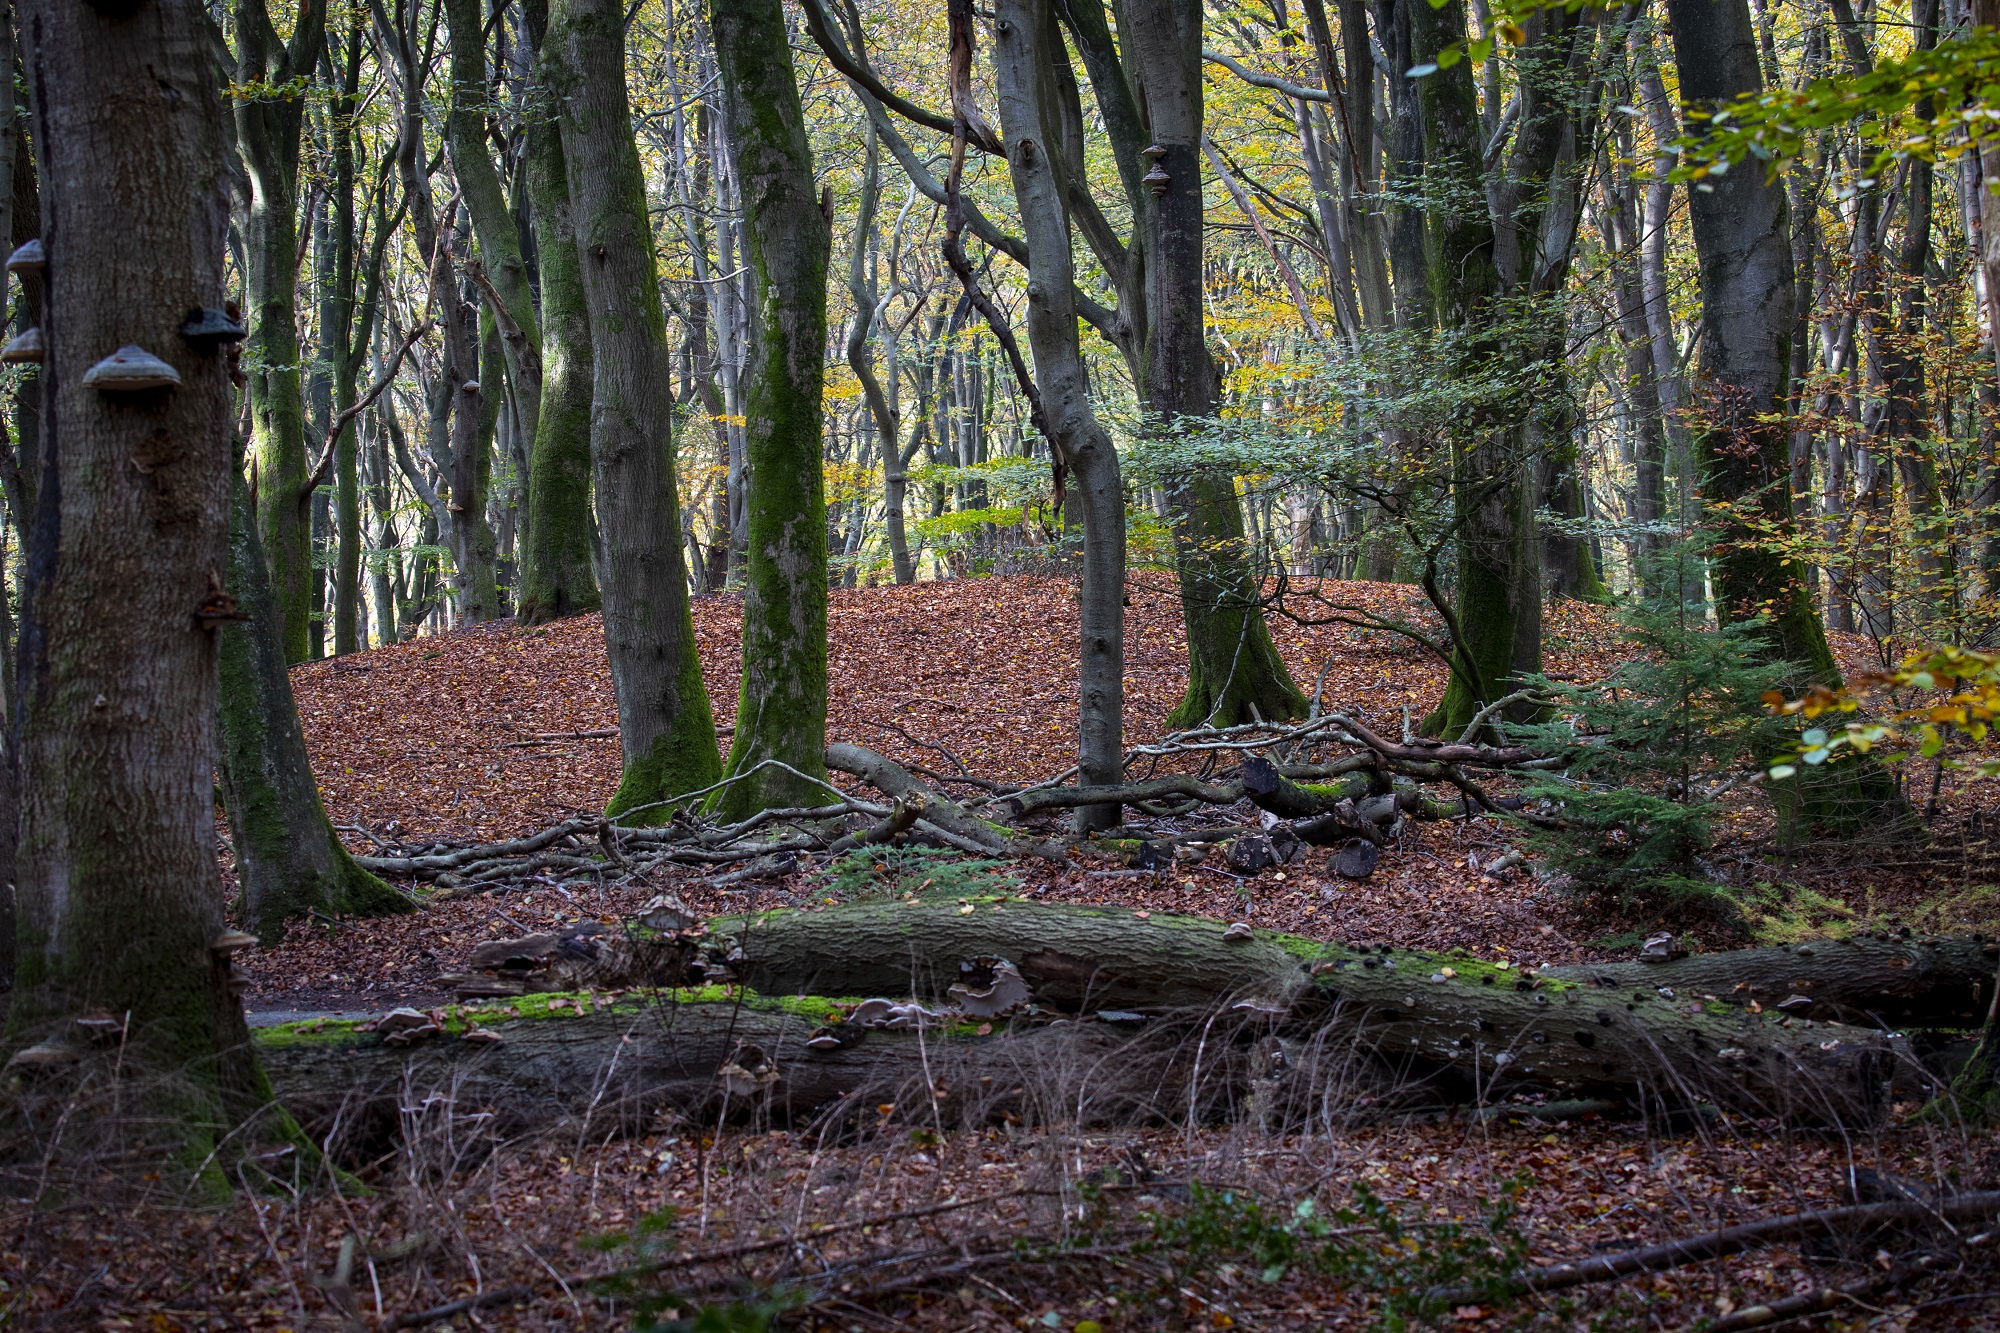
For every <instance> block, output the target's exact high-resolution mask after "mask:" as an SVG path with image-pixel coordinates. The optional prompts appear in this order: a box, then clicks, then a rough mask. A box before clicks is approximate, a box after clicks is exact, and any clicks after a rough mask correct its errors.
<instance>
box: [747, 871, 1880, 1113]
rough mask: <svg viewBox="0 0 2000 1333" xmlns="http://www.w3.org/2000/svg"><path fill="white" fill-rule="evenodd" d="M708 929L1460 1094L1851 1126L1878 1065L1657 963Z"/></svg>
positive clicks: (1102, 913) (1107, 919)
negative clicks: (1450, 1076) (1275, 1032)
mask: <svg viewBox="0 0 2000 1333" xmlns="http://www.w3.org/2000/svg"><path fill="white" fill-rule="evenodd" d="M710 928H711V930H713V931H714V932H715V933H716V934H717V935H718V936H719V937H720V938H722V939H723V940H725V941H726V942H727V946H728V948H729V950H730V954H729V956H730V958H731V959H732V966H734V967H735V968H736V969H737V972H738V975H739V976H741V977H742V978H743V979H744V980H745V981H746V982H747V983H748V984H750V985H751V986H753V987H755V988H757V989H759V990H761V991H765V992H769V993H780V992H791V991H796V992H812V993H820V994H856V993H864V994H907V993H914V994H917V995H920V996H921V995H940V994H943V993H944V990H945V988H946V987H947V986H948V985H949V984H950V980H951V979H952V978H953V977H955V976H956V968H957V966H958V963H959V961H960V960H962V959H966V958H972V957H977V956H982V955H983V956H997V957H1002V958H1006V959H1009V960H1011V961H1012V962H1013V963H1014V964H1015V966H1016V967H1018V968H1019V969H1020V972H1021V975H1022V977H1023V978H1024V979H1025V980H1026V981H1027V983H1028V986H1029V988H1030V990H1031V992H1032V994H1033V997H1034V999H1035V1001H1036V1002H1037V1003H1038V1004H1042V1005H1046V1006H1049V1007H1053V1008H1058V1009H1064V1010H1070V1011H1078V1010H1089V1009H1106V1008H1115V1009H1120V1010H1132V1011H1136V1012H1151V1013H1155V1014H1165V1013H1169V1012H1171V1011H1173V1010H1175V1009H1206V1008H1210V1007H1212V1006H1215V1005H1217V1004H1226V1005H1229V1006H1231V1007H1232V1008H1234V1009H1236V1010H1238V1011H1247V1012H1254V1013H1262V1014H1265V1015H1268V1016H1269V1017H1270V1019H1271V1021H1272V1022H1274V1023H1277V1024H1282V1025H1284V1026H1285V1028H1286V1030H1287V1031H1288V1032H1297V1033H1302V1034H1304V1035H1305V1036H1306V1037H1309V1038H1311V1039H1313V1040H1320V1039H1322V1038H1323V1037H1324V1036H1325V1035H1326V1033H1327V1031H1328V1030H1329V1029H1337V1030H1339V1031H1340V1033H1341V1034H1342V1036H1343V1039H1345V1040H1352V1041H1359V1042H1361V1043H1363V1044H1365V1045H1366V1046H1367V1047H1368V1048H1370V1049H1372V1050H1375V1051H1378V1052H1381V1053H1383V1054H1385V1055H1392V1056H1397V1057H1403V1058H1417V1059H1420V1060H1422V1061H1424V1062H1426V1063H1427V1064H1428V1065H1430V1066H1432V1067H1434V1068H1437V1069H1439V1070H1445V1071H1450V1072H1452V1073H1454V1074H1456V1075H1458V1076H1461V1077H1463V1078H1465V1079H1466V1080H1467V1081H1468V1082H1470V1083H1475V1084H1478V1083H1493V1082H1500V1083H1513V1082H1531V1083H1538V1084H1552V1085H1556V1086H1563V1087H1585V1088H1590V1087H1624V1088H1633V1087H1649V1088H1652V1089H1655V1090H1656V1091H1659V1092H1661V1093H1663V1094H1665V1095H1667V1096H1669V1097H1670V1098H1672V1099H1675V1100H1699V1099H1701V1098H1709V1099H1713V1100H1715V1101H1717V1102H1718V1103H1720V1104H1722V1105H1726V1106H1730V1107H1732V1108H1736V1109H1742V1110H1746V1111H1756V1112H1760V1113H1765V1114H1774V1115H1779V1116H1782V1117H1785V1118H1791V1119H1810V1120H1826V1119H1836V1118H1857V1117H1858V1118H1864V1119H1865V1118H1869V1117H1872V1116H1873V1115H1874V1114H1875V1112H1876V1110H1877V1109H1878V1107H1879V1103H1880V1101H1881V1098H1882V1094H1883V1092H1884V1090H1885V1079H1886V1078H1887V1076H1888V1074H1889V1067H1890V1064H1891V1063H1892V1061H1891V1055H1892V1046H1891V1043H1890V1042H1889V1041H1887V1040H1886V1039H1884V1038H1883V1037H1882V1036H1881V1035H1880V1034H1879V1033H1876V1032H1874V1031H1871V1030H1868V1029H1864V1028H1858V1027H1851V1026H1846V1025H1841V1024H1832V1023H1826V1022H1822V1021H1820V1020H1817V1019H1814V1018H1804V1017H1793V1016H1791V1015H1789V1014H1785V1013H1782V1012H1780V1011H1777V1010H1771V1011H1764V1012H1753V1011H1751V1010H1750V1009H1749V1008H1748V1006H1747V1005H1732V1004H1727V1003H1724V1002H1723V1001H1721V999H1720V998H1719V997H1718V998H1716V999H1709V998H1708V997H1707V995H1706V994H1702V993H1686V994H1683V993H1681V992H1679V991H1677V990H1676V989H1675V988H1673V987H1671V986H1667V985H1663V984H1661V982H1660V981H1659V980H1656V979H1655V978H1657V977H1659V976H1661V972H1660V968H1659V967H1653V968H1648V969H1647V970H1646V971H1645V972H1644V973H1643V974H1618V973H1611V972H1608V971H1607V972H1602V973H1601V974H1600V975H1598V976H1594V977H1591V978H1589V979H1588V980H1585V979H1581V978H1575V977H1568V976H1563V975H1560V974H1553V973H1551V972H1549V971H1540V972H1536V973H1534V974H1533V975H1526V974H1524V973H1523V972H1522V971H1521V970H1520V969H1518V968H1514V967H1512V966H1510V965H1509V964H1507V963H1505V962H1501V963H1497V964H1496V963H1488V962H1482V961H1480V960H1477V959H1471V958H1465V957H1457V956H1445V955H1438V954H1427V953H1418V952H1412V951H1406V950H1386V949H1385V950H1369V949H1354V948H1348V947H1346V946H1342V945H1333V944H1326V943H1322V942H1320V941H1317V940H1311V939H1306V938H1303V937H1300V936H1291V935H1282V934H1279V933H1276V932H1272V931H1252V930H1249V929H1248V928H1247V927H1241V926H1229V927H1225V926H1224V924H1223V923H1222V922H1218V921H1213V920H1209V919H1206V918H1201V917H1181V916H1168V915H1164V914H1148V913H1144V912H1140V911H1135V910H1132V909H1127V908H1121V907H1055V906H1050V905H1045V904H1039V903H1033V902H1029V901H1025V900H1019V899H1014V900H1004V899H981V900H974V899H967V900H964V901H961V902H957V903H954V902H949V901H947V902H939V901H935V900H905V901H900V902H873V903H856V904H850V905H847V906H843V907H838V908H830V909H826V910H823V911H784V912H774V913H767V914H763V915H760V916H757V917H739V918H725V919H721V920H717V921H714V922H711V923H710ZM1888 947H1892V948H1893V947H1894V946H1888ZM1790 961H1792V962H1795V961H1796V959H1795V958H1793V959H1792V960H1790ZM1625 966H1630V965H1625ZM1660 966H1661V967H1671V966H1672V964H1665V965H1660ZM1641 975H1643V977H1644V979H1645V980H1646V981H1649V982H1651V983H1652V984H1636V982H1634V984H1632V986H1631V989H1629V990H1626V989H1623V988H1622V987H1621V988H1620V989H1618V990H1617V991H1616V992H1615V993H1606V987H1605V986H1604V984H1603V983H1604V982H1605V981H1606V980H1614V981H1615V980H1621V979H1626V978H1628V977H1637V976H1641Z"/></svg>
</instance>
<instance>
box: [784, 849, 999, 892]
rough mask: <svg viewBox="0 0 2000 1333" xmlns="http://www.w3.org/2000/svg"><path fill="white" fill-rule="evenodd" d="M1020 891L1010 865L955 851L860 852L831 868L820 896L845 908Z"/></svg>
mask: <svg viewBox="0 0 2000 1333" xmlns="http://www.w3.org/2000/svg"><path fill="white" fill-rule="evenodd" d="M1020 886H1021V877H1020V875H1019V873H1018V872H1016V871H1015V870H1014V869H1012V868H1011V866H1010V863H1009V862H1006V861H1000V860H994V859H992V858H988V857H972V856H967V855H966V854H965V853H963V852H960V851H955V850H953V849H952V848H949V847H859V848H856V849H855V850H854V851H851V852H849V853H847V854H846V855H845V856H842V857H839V858H837V859H836V860H835V861H833V863H832V864H830V865H828V866H827V868H826V871H825V878H824V879H823V881H822V882H821V886H820V890H819V892H820V893H821V894H822V895H823V896H825V897H828V898H832V899H837V900H839V901H841V902H865V901H867V900H868V899H871V898H900V897H906V896H908V895H910V894H919V895H929V894H937V895H940V896H951V897H972V896H975V895H981V894H1007V893H1012V892H1014V891H1015V890H1016V889H1018V888H1019V887H1020Z"/></svg>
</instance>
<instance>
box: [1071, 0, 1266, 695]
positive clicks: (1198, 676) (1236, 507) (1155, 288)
mask: <svg viewBox="0 0 2000 1333" xmlns="http://www.w3.org/2000/svg"><path fill="white" fill-rule="evenodd" d="M1124 19H1125V22H1124V24H1123V25H1121V32H1120V39H1121V41H1122V42H1123V43H1124V44H1125V49H1126V50H1127V51H1128V52H1129V55H1128V57H1127V59H1128V63H1129V64H1130V67H1131V72H1132V75H1133V77H1134V80H1135V82H1136V83H1137V85H1138V87H1139V88H1140V89H1141V91H1142V93H1143V96H1144V106H1145V114H1146V118H1147V122H1148V126H1149V128H1150V130H1151V132H1152V141H1153V144H1154V145H1155V146H1158V147H1160V148H1164V149H1165V150H1166V151H1165V154H1164V155H1163V156H1161V157H1160V158H1159V160H1158V163H1157V165H1158V166H1159V168H1160V169H1161V170H1163V171H1164V172H1166V175H1167V182H1166V185H1165V187H1164V188H1163V189H1161V190H1160V191H1159V192H1158V193H1157V194H1156V195H1155V202H1154V205H1153V207H1152V208H1150V209H1148V210H1146V212H1145V218H1144V221H1143V223H1142V224H1141V225H1142V228H1143V229H1144V231H1145V232H1146V235H1147V241H1148V244H1147V255H1146V258H1147V263H1148V268H1147V271H1146V281H1147V297H1146V313H1147V321H1148V323H1147V343H1148V346H1147V358H1146V373H1145V384H1144V396H1145V401H1146V406H1147V408H1148V410H1149V411H1151V412H1152V413H1153V414H1155V416H1156V417H1157V418H1158V425H1159V427H1160V428H1161V429H1164V430H1166V431H1168V432H1169V433H1172V432H1174V431H1176V430H1177V429H1179V423H1180V422H1181V421H1182V419H1184V418H1193V419H1205V418H1212V417H1214V416H1215V413H1216V406H1217V401H1218V398H1219V395H1220V390H1221V386H1220V385H1219V384H1218V382H1217V378H1216V370H1215V362H1214V360H1213V358H1211V357H1210V356H1209V353H1208V321H1207V317H1206V307H1205V305H1204V299H1203V298H1204V287H1203V283H1204V281H1205V279H1206V277H1207V274H1206V272H1205V270H1204V267H1203V236H1202V220H1203V200H1202V183H1201V162H1202V154H1201V136H1202V117H1203V109H1202V83H1201V25H1202V8H1201V6H1200V5H1195V4H1187V3H1184V2H1183V0H1129V3H1128V4H1127V5H1126V7H1125V11H1124ZM1094 73H1095V72H1094V71H1093V75H1094ZM1167 489H1168V496H1167V498H1168V502H1169V504H1170V505H1171V506H1172V508H1173V517H1174V566H1175V570H1176V572H1177V574H1178V576H1179V582H1180V592H1181V613H1182V616H1183V618H1184V619H1185V621H1186V623H1187V643H1188V691H1187V694H1186V696H1185V697H1184V698H1183V699H1182V700H1181V702H1180V704H1179V705H1178V706H1176V707H1175V709H1174V711H1173V713H1172V714H1171V715H1170V716H1169V717H1168V719H1167V725H1168V726H1170V727H1191V726H1201V725H1203V724H1205V723H1206V724H1208V725H1213V726H1233V725H1235V724H1236V723H1238V722H1248V721H1251V720H1252V719H1253V718H1254V717H1262V718H1264V719H1266V720H1271V719H1275V718H1288V717H1296V716H1299V715H1301V714H1303V713H1304V712H1305V710H1306V697H1305V694H1304V692H1302V691H1301V690H1300V689H1299V687H1298V685H1297V684H1296V683H1295V682H1294V681H1293V680H1292V677H1291V672H1290V671H1289V670H1287V669H1286V667H1285V663H1284V660H1283V659H1282V658H1280V657H1279V656H1278V650H1277V647H1276V645H1274V644H1273V643H1272V642H1271V631H1270V629H1269V627H1267V626H1266V625H1265V624H1264V612H1263V606H1262V602H1261V596H1260V594H1261V591H1262V590H1261V588H1260V587H1259V584H1258V578H1257V574H1256V571H1254V570H1253V569H1252V568H1251V562H1250V549H1249V543H1248V541H1247V540H1246V537H1245V532H1244V526H1243V509H1242V506H1241V505H1240V504H1239V503H1238V501H1237V498H1236V484H1235V479H1234V478H1233V477H1230V476H1227V475H1221V474H1215V473H1204V472H1200V471H1190V472H1189V473H1188V474H1187V475H1186V476H1185V477H1184V478H1181V479H1178V480H1175V481H1173V482H1170V483H1169V485H1168V488H1167Z"/></svg>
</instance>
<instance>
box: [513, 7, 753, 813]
mask: <svg viewBox="0 0 2000 1333" xmlns="http://www.w3.org/2000/svg"><path fill="white" fill-rule="evenodd" d="M624 18H625V11H624V8H623V6H622V5H620V4H617V3H615V0H558V3H555V4H553V5H551V6H550V11H549V32H548V36H547V37H546V38H545V39H544V41H543V43H542V60H543V66H544V69H545V70H546V72H547V73H546V77H547V82H548V85H549V87H550V89H551V90H552V91H553V93H554V94H555V96H556V99H557V105H559V106H560V107H561V121H560V125H561V130H562V142H563V156H564V161H565V164H566V166H567V167H568V170H569V186H570V201H571V205H572V208H573V209H574V216H575V219H576V241H577V252H578V262H579V263H580V264H581V266H582V271H583V290H584V298H585V302H586V306H587V308H588V311H589V315H590V338H591V364H592V379H591V382H592V386H593V393H592V402H591V421H590V452H591V466H592V469H593V472H594V475H595V480H596V490H597V507H598V519H599V522H600V524H601V525H602V531H603V540H604V552H605V558H604V564H603V569H602V571H601V576H600V579H601V581H600V587H601V589H602V593H603V599H604V640H605V648H606V650H607V652H608V654H609V656H610V660H611V674H612V686H613V690H614V692H615V693H616V695H617V699H618V731H619V740H620V743H621V745H622V746H623V750H624V761H625V763H624V773H623V775H622V776H621V778H620V780H619V784H618V791H617V792H616V794H615V795H614V796H613V797H612V800H611V804H610V806H609V810H610V811H611V812H612V813H621V812H624V811H626V810H630V809H633V808H635V807H638V806H649V807H654V806H655V803H656V802H660V801H663V800H665V799H666V798H668V797H671V796H675V795H678V794H680V793H682V792H688V791H693V790H695V789H696V788H700V787H706V786H708V785H710V784H711V783H713V782H714V781H715V780H716V779H717V777H718V776H719V775H720V770H721V761H720V756H719V755H718V754H717V752H716V746H715V717H714V714H713V713H712V712H711V711H710V709H709V702H708V690H707V687H706V685H704V684H703V682H702V678H701V657H700V654H699V652H698V651H697V646H696V643H695V637H694V619H693V615H692V613H691V611H690V608H689V605H688V582H687V567H686V556H685V553H684V551H683V549H682V546H681V540H680V524H679V522H678V515H679V514H680V512H681V507H680V500H679V496H678V493H677V487H676V485H675V477H674V456H673V449H672V442H671V440H670V439H669V438H668V434H667V432H668V430H669V427H670V423H671V421H672V418H673V410H674V404H673V398H672V375H673V364H672V356H671V352H670V350H669V348H668V346H667V330H666V316H665V314H664V313H663V312H662V310H661V308H660V299H659V289H660V288H659V269H658V265H657V263H656V261H655V259H654V255H653V233H652V227H651V225H650V223H649V221H648V218H647V214H646V194H645V177H644V175H643V173H642V172H641V170H640V167H639V151H638V145H637V144H636V142H635V141H634V139H633V137H632V120H631V110H630V106H629V104H628V102H627V100H626V91H625V26H624ZM668 813H669V812H668V811H666V810H665V809H663V808H658V807H655V808H653V809H651V810H649V811H648V814H649V816H650V817H654V818H661V819H663V818H665V817H666V816H667V814H668Z"/></svg>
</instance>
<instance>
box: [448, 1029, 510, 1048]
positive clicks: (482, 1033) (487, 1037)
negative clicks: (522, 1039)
mask: <svg viewBox="0 0 2000 1333" xmlns="http://www.w3.org/2000/svg"><path fill="white" fill-rule="evenodd" d="M459 1040H460V1041H463V1042H465V1043H466V1044H467V1045H468V1046H498V1045H499V1044H500V1043H501V1042H503V1041H505V1040H507V1039H506V1038H505V1037H503V1036H501V1035H500V1034H499V1033H497V1032H495V1031H494V1030H493V1029H492V1028H474V1029H472V1031H470V1032H468V1033H466V1034H465V1035H464V1036H463V1037H461V1038H459Z"/></svg>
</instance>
